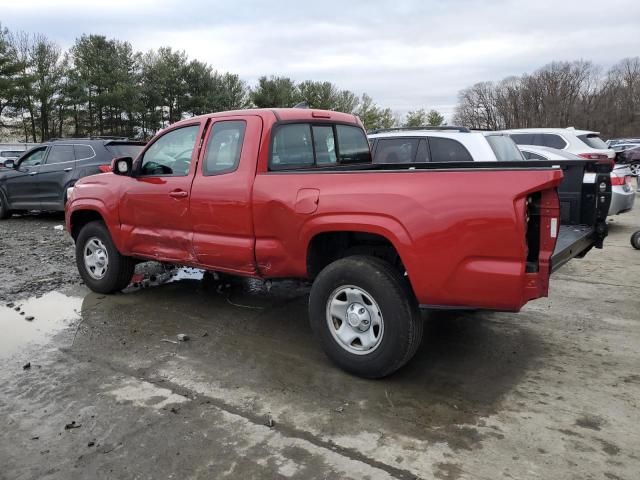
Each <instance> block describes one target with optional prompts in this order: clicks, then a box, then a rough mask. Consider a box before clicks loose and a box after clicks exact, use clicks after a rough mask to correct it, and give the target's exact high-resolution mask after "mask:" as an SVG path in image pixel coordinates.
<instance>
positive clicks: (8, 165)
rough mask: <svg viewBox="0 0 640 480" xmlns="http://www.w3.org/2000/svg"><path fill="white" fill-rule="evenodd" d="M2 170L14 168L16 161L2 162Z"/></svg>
mask: <svg viewBox="0 0 640 480" xmlns="http://www.w3.org/2000/svg"><path fill="white" fill-rule="evenodd" d="M4 168H16V161H15V160H5V161H4Z"/></svg>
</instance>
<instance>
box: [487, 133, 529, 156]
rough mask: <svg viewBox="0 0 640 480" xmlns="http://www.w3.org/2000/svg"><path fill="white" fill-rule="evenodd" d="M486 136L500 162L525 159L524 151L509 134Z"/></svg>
mask: <svg viewBox="0 0 640 480" xmlns="http://www.w3.org/2000/svg"><path fill="white" fill-rule="evenodd" d="M485 138H486V139H487V142H489V146H490V147H491V150H493V153H495V155H496V159H497V160H498V161H499V162H510V161H518V160H524V157H523V156H522V152H520V149H518V146H517V145H516V144H515V142H514V141H513V140H512V139H511V138H509V136H508V135H486V136H485Z"/></svg>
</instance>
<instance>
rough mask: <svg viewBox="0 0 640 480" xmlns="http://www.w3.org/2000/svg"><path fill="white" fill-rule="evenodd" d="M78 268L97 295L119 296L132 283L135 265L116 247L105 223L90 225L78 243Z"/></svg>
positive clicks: (83, 278)
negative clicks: (117, 294) (115, 293)
mask: <svg viewBox="0 0 640 480" xmlns="http://www.w3.org/2000/svg"><path fill="white" fill-rule="evenodd" d="M76 264H77V266H78V271H79V272H80V276H81V277H82V280H84V283H85V284H86V285H87V286H88V287H89V288H90V289H91V290H93V291H94V292H97V293H114V292H119V291H120V290H122V289H123V288H125V287H126V286H127V285H129V282H130V281H131V277H132V276H133V271H134V269H135V261H134V260H133V259H132V258H131V257H126V256H124V255H122V254H120V252H119V251H118V249H117V248H116V247H115V245H114V243H113V240H111V235H109V230H108V229H107V227H106V226H105V224H104V223H102V222H100V221H94V222H89V223H87V224H86V225H85V226H84V227H82V229H81V230H80V233H79V234H78V238H77V239H76Z"/></svg>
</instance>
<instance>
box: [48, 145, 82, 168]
mask: <svg viewBox="0 0 640 480" xmlns="http://www.w3.org/2000/svg"><path fill="white" fill-rule="evenodd" d="M75 159H76V155H75V152H74V150H73V145H53V146H52V147H51V150H50V151H49V155H47V162H46V163H47V165H51V164H53V163H62V162H72V161H74V160H75Z"/></svg>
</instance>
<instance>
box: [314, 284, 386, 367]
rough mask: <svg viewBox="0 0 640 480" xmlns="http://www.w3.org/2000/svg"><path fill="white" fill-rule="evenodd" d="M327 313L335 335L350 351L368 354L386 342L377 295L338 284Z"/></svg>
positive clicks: (330, 328) (337, 340)
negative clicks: (383, 338) (384, 340)
mask: <svg viewBox="0 0 640 480" xmlns="http://www.w3.org/2000/svg"><path fill="white" fill-rule="evenodd" d="M326 317H327V327H328V328H329V331H330V332H331V335H332V336H333V339H334V340H335V341H336V343H337V344H338V345H340V346H341V347H342V348H343V349H344V350H346V351H347V352H349V353H353V354H355V355H367V354H370V353H371V352H373V351H374V350H376V349H377V348H378V347H379V346H380V343H381V342H382V337H383V335H384V321H383V320H382V312H381V310H380V307H379V306H378V303H377V302H376V301H375V300H374V298H373V296H371V295H370V294H369V293H368V292H366V291H365V290H363V289H362V288H360V287H356V286H354V285H345V286H342V287H339V288H336V289H335V290H334V291H333V293H332V294H331V295H329V300H328V301H327V312H326Z"/></svg>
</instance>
